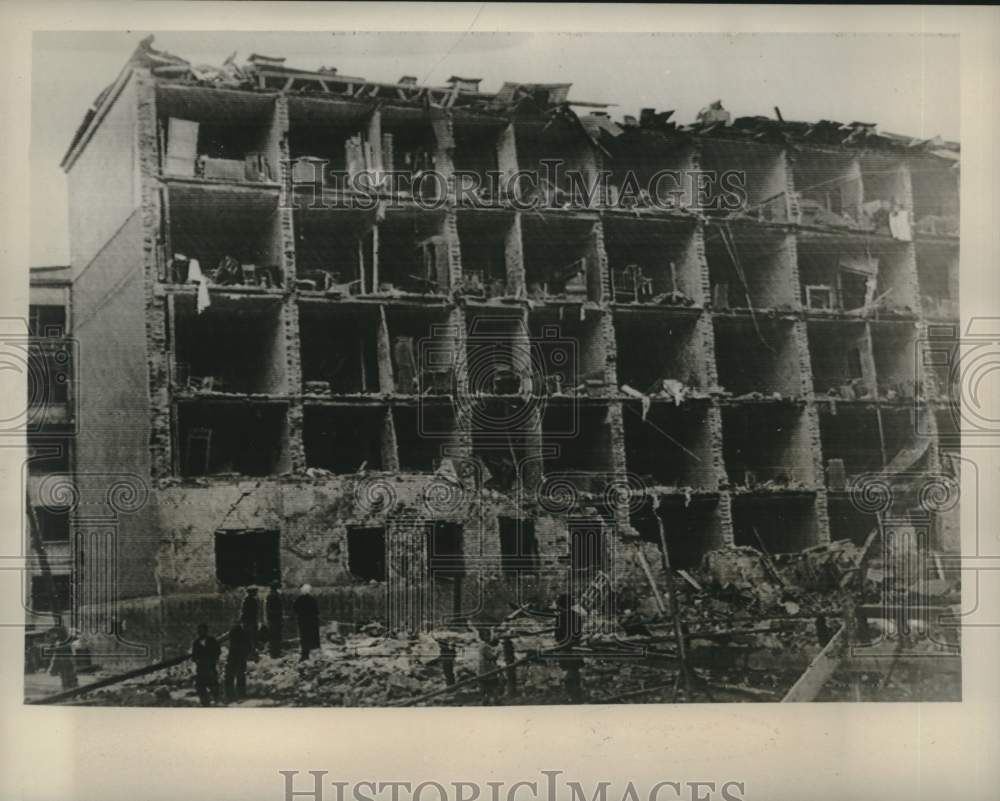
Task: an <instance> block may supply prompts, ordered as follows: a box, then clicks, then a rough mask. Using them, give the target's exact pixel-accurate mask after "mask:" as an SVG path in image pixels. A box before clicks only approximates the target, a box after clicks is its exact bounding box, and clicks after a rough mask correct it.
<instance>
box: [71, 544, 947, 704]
mask: <svg viewBox="0 0 1000 801" xmlns="http://www.w3.org/2000/svg"><path fill="white" fill-rule="evenodd" d="M640 551H641V553H640ZM861 551H862V549H861V547H860V546H858V545H855V544H854V543H852V542H850V541H847V540H844V541H837V542H833V543H830V544H828V545H821V546H816V547H813V548H808V549H806V550H804V551H802V552H799V553H793V554H778V555H775V556H774V557H771V556H769V555H768V554H766V553H762V552H761V551H758V550H756V549H754V548H750V547H738V546H728V547H724V548H721V549H718V550H716V551H712V552H710V553H708V554H706V555H705V557H704V559H703V562H702V565H701V567H700V568H699V569H691V570H685V571H677V573H676V574H675V576H674V596H675V597H676V600H677V604H678V609H679V612H680V625H681V627H682V629H683V631H684V632H685V634H686V640H687V656H688V660H689V661H688V665H689V667H690V668H691V670H692V672H693V676H694V677H695V678H696V679H697V680H698V681H699V682H701V686H703V687H705V688H708V689H707V690H705V691H704V692H705V693H706V696H707V695H708V693H711V697H712V698H713V700H733V701H735V700H743V701H745V700H758V701H760V700H763V701H777V700H780V699H781V697H782V696H783V695H784V693H785V692H787V690H788V689H789V688H790V687H791V685H792V684H793V683H794V682H795V681H796V679H797V678H798V676H799V675H800V674H801V673H802V671H804V670H805V669H806V668H808V666H809V665H810V663H811V661H812V660H813V659H814V658H815V657H816V656H817V654H819V652H820V651H821V650H822V649H823V647H824V646H825V645H826V644H827V642H829V640H830V638H831V637H832V635H833V633H834V632H835V631H836V630H837V629H838V628H839V627H840V615H841V603H842V602H843V599H844V593H845V590H844V587H843V586H842V585H843V579H844V577H845V576H849V575H852V574H853V572H854V570H855V569H856V568H857V566H858V565H859V563H860V561H861ZM657 557H658V550H657V549H656V548H655V546H653V545H651V544H650V543H645V542H642V543H639V544H638V545H637V549H636V552H635V553H633V554H632V560H633V561H635V562H636V563H637V564H635V565H632V564H631V562H628V560H626V562H627V564H626V565H624V567H625V568H626V573H627V572H629V571H630V570H635V571H639V570H640V566H639V565H640V564H641V562H642V561H643V560H645V562H646V564H647V566H648V565H649V564H657V561H658V560H657ZM871 562H872V564H876V565H877V563H878V560H877V559H873V560H871ZM660 576H661V577H662V573H661V574H660ZM633 578H636V580H635V581H628V580H626V581H623V582H622V585H621V586H622V590H621V591H620V592H618V593H616V603H615V607H616V616H615V617H607V618H603V617H600V615H599V613H597V612H593V613H592V614H590V615H589V616H588V621H587V624H586V626H585V636H584V639H583V640H582V642H581V644H580V646H579V647H578V648H575V649H574V654H576V655H579V656H581V657H583V658H584V660H585V667H584V668H583V670H582V680H583V685H584V689H585V694H586V697H587V698H588V700H589V701H590V702H591V703H601V702H603V701H608V702H615V703H617V702H619V701H621V702H625V701H628V702H635V703H642V702H657V701H660V702H663V701H671V700H675V699H676V698H677V695H676V693H677V690H676V688H675V686H674V681H675V679H676V677H677V675H678V669H679V660H678V652H677V648H676V642H675V638H674V629H673V620H672V615H671V614H670V612H669V608H667V607H668V606H669V603H668V602H665V601H664V599H665V598H668V597H669V595H668V593H667V591H666V588H665V586H659V587H658V592H659V595H660V598H659V600H657V597H656V595H655V594H654V593H653V592H652V589H651V587H650V585H649V584H648V582H647V583H645V585H643V583H642V581H640V580H638V578H637V576H636V577H633ZM658 581H659V582H660V583H661V584H662V578H660V579H658ZM938 584H940V585H941V586H940V588H937V585H938ZM921 587H922V593H923V595H921V596H919V597H920V599H921V600H927V598H926V597H925V596H926V595H927V594H928V593H930V594H932V595H934V596H935V598H936V599H937V600H939V601H946V600H947V599H950V598H953V597H954V595H955V593H954V587H953V586H952V585H951V584H949V583H948V582H945V581H939V582H936V583H935V582H927V583H925V584H923V585H921ZM637 588H640V589H637ZM936 588H937V589H936ZM880 591H881V588H880V587H879V585H878V584H877V583H875V582H872V581H871V580H869V581H866V582H865V589H864V591H863V592H862V599H863V597H867V598H868V599H869V601H871V600H873V599H876V598H877V597H878V593H879V592H880ZM915 597H916V596H915ZM661 603H663V604H664V606H663V607H661V606H660V604H661ZM539 611H541V610H534V612H539ZM870 624H871V630H872V631H873V632H875V633H885V631H884V630H885V629H886V627H888V626H890V625H891V624H890V621H887V620H884V619H880V618H876V619H872V620H870ZM493 631H494V633H495V634H496V635H497V636H498V637H499V638H500V639H501V640H502V639H507V640H509V642H510V644H511V645H513V650H512V652H511V651H510V650H509V649H508V655H511V654H512V658H513V659H514V660H517V661H518V665H517V667H516V670H515V671H514V681H515V683H516V688H514V689H513V690H511V689H510V688H507V689H505V691H504V693H503V695H502V696H501V697H502V701H501V702H502V703H504V704H553V703H556V704H558V703H566V702H567V701H568V697H567V695H566V690H565V686H564V672H563V667H562V663H561V662H560V659H559V656H558V655H556V654H553V653H551V649H552V647H553V646H554V644H555V643H554V638H553V631H552V628H551V622H550V621H547V620H545V619H544V618H540V617H539V616H538V615H537V614H534V613H533V612H532V611H531V610H527V609H521V610H518V611H517V612H516V613H513V614H512V615H511V616H510V617H509V618H508V619H507V620H506V621H504V622H503V623H501V624H499V625H497V626H495V627H494V629H493ZM321 642H322V647H321V648H320V650H319V651H318V652H314V653H313V655H312V656H311V658H310V659H308V660H306V661H305V662H303V661H301V660H300V658H299V653H298V649H297V648H295V647H294V646H291V645H289V646H288V647H287V648H286V650H285V653H284V654H283V655H282V656H281V657H279V658H272V657H270V656H269V655H267V653H266V652H262V653H261V654H260V655H259V657H258V658H257V659H256V660H255V661H253V662H251V663H250V667H249V670H248V686H249V697H248V698H247V699H244V700H243V701H240V702H239V704H240V705H242V706H396V705H406V704H411V703H412V704H416V705H424V704H426V705H435V706H438V705H440V706H461V705H475V704H479V703H480V702H481V700H482V696H481V695H480V692H481V691H480V687H479V682H477V681H475V678H476V676H477V673H478V671H479V664H480V663H479V651H480V642H479V639H478V635H477V633H476V631H475V630H474V629H473V628H472V627H471V626H469V627H465V628H462V627H454V628H442V629H438V630H435V631H432V632H426V633H422V634H419V635H409V634H406V633H403V632H400V633H398V634H392V633H387V632H386V631H385V629H384V628H383V627H382V626H381V625H380V624H379V623H369V624H367V625H364V626H361V627H360V629H359V630H358V631H356V632H352V633H345V632H344V631H343V630H342V627H341V626H340V625H338V624H337V623H331V624H329V625H327V626H325V627H324V628H323V630H322V632H321ZM443 644H444V645H445V648H444V649H443V648H442V645H443ZM914 647H919V648H922V649H924V650H925V651H926V652H927V653H928V654H929V655H933V654H934V653H941V654H944V653H946V652H947V649H948V646H947V645H945V644H942V643H937V642H934V641H925V642H922V643H917V644H916V645H915V646H914ZM448 652H453V653H454V663H453V674H454V681H455V683H456V684H457V685H458V686H456V687H455V688H454V689H451V690H447V691H445V692H441V691H444V690H445V689H446V687H447V684H446V681H445V672H446V671H445V670H444V664H443V663H444V662H446V661H447V656H446V654H447V653H448ZM496 652H497V657H498V658H497V662H496V665H497V667H499V668H502V667H504V666H505V664H506V662H505V660H504V658H503V657H502V656H500V653H501V652H502V647H501V645H500V644H499V641H498V643H497V644H496ZM225 660H226V652H225V649H223V655H222V658H221V660H220V663H219V667H220V670H219V672H220V679H221V677H222V674H223V671H224V665H225ZM933 667H937V666H933ZM509 679H510V676H508V675H507V673H506V672H501V673H500V675H499V677H498V680H499V683H500V684H501V685H503V686H504V687H506V686H507V682H508V681H509ZM882 681H884V682H886V683H885V684H879V682H882ZM942 683H943V684H942ZM868 685H871V686H873V687H878V688H879V692H883V691H888V692H891V693H892V694H893V696H892V697H893V698H894V699H897V700H907V699H917V698H920V697H924V696H925V695H926V696H927V697H933V693H934V692H935V691H936V690H935V688H937V689H940V687H941V686H944V685H947V686H948V687H949V688H951V689H952V690H953V691H954V692H960V677H959V678H958V679H956V678H955V677H954V676H951V675H949V674H948V672H947V670H945V671H944V672H943V673H942V674H940V675H939V672H938V671H935V670H928V671H927V672H926V675H925V674H924V673H920V674H919V675H917V674H914V673H913V672H912V671H909V672H908V671H907V670H903V669H900V671H899V672H898V673H893V672H892V671H890V672H889V675H888V676H880V675H879V674H878V672H873V673H872V674H871V675H867V674H863V673H858V671H854V672H853V673H850V672H845V673H843V674H838V675H836V676H835V677H834V679H833V680H831V682H830V684H829V686H828V687H827V688H826V690H825V691H824V694H825V696H826V697H829V698H835V697H848V696H850V695H851V694H855V695H857V694H858V693H863V692H864V688H865V687H866V686H868ZM838 693H839V695H838ZM845 694H846V695H845ZM425 696H432V697H428V698H425ZM692 700H697V699H692ZM76 703H82V704H100V705H122V706H195V705H197V704H198V699H197V696H196V694H195V690H194V682H193V666H192V665H191V664H190V663H189V662H186V663H184V664H181V665H177V666H175V667H171V668H167V669H164V670H161V671H158V672H157V673H154V674H150V675H147V676H144V677H142V678H137V679H132V680H129V681H126V682H122V683H121V684H118V685H114V686H112V687H109V688H105V689H102V690H97V691H94V692H93V693H90V694H85V695H83V696H81V697H80V698H79V699H77V701H76Z"/></svg>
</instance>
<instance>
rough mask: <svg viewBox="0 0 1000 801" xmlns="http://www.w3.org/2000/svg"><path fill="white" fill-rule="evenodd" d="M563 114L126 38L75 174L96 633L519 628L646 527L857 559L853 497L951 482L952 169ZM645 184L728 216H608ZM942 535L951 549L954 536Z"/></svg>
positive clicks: (802, 143) (528, 100) (859, 151)
mask: <svg viewBox="0 0 1000 801" xmlns="http://www.w3.org/2000/svg"><path fill="white" fill-rule="evenodd" d="M568 92H569V86H568V85H562V84H559V85H556V84H532V85H522V84H505V85H504V86H503V87H502V88H501V89H500V91H499V92H497V93H487V92H485V91H483V90H482V89H481V88H480V86H479V82H478V81H477V80H472V79H467V78H454V79H452V80H451V81H450V82H449V83H448V84H447V85H446V86H443V87H425V86H421V85H418V84H417V82H416V81H415V80H413V79H409V78H403V79H401V80H400V81H398V82H397V83H379V82H375V81H370V80H365V79H363V78H360V77H351V76H346V75H342V74H340V73H339V72H338V71H337V70H336V69H334V68H322V69H319V70H315V71H305V70H298V69H293V68H291V67H289V66H287V65H286V64H285V60H284V59H282V58H270V57H262V56H252V57H251V58H250V59H249V61H248V62H247V63H246V64H243V65H239V66H238V65H236V64H235V62H234V61H232V60H230V61H228V62H226V64H224V65H223V66H222V67H215V68H210V67H204V66H199V65H194V64H191V63H188V62H187V61H184V60H183V59H181V58H178V57H176V56H173V55H169V54H166V53H163V52H160V51H157V50H155V49H153V48H152V47H151V46H150V45H149V43H143V45H142V46H140V47H139V49H138V50H137V51H136V52H135V54H134V55H133V57H132V58H131V59H130V61H129V62H128V63H127V64H126V66H125V67H124V69H123V70H122V72H121V73H120V74H119V76H118V77H117V79H116V80H115V81H114V83H113V84H112V85H111V86H109V87H108V89H107V90H106V91H105V92H103V93H102V94H101V96H100V97H99V98H98V99H97V101H96V102H95V104H94V105H93V107H92V109H91V110H90V111H89V112H88V114H87V116H86V118H85V119H84V121H83V122H82V124H81V125H80V127H79V129H78V131H77V133H76V136H75V138H74V139H73V142H72V144H71V146H70V148H69V150H68V152H67V153H66V156H65V159H64V161H63V168H64V169H65V171H66V173H67V175H68V183H69V195H70V228H71V262H72V265H71V272H72V282H73V283H72V292H73V316H74V327H73V336H74V339H75V341H76V342H77V343H78V348H79V354H80V360H81V365H80V370H79V381H80V389H79V409H78V415H79V424H78V434H77V436H76V441H75V444H74V448H73V453H72V455H73V466H72V472H73V476H74V477H73V480H74V482H75V484H76V487H77V490H76V492H75V494H74V502H73V508H72V510H71V519H72V523H73V528H72V531H73V535H72V536H73V538H74V539H73V554H74V576H75V582H76V593H77V595H76V596H75V597H76V598H77V599H78V606H79V607H80V608H81V609H87V610H93V609H95V608H99V609H101V610H102V612H101V614H100V615H96V616H95V617H94V620H96V621H97V623H96V625H98V626H99V627H104V629H103V630H104V631H106V632H107V633H111V632H112V631H114V632H117V633H118V634H119V636H120V637H121V638H122V639H123V640H125V641H133V642H161V641H164V640H165V641H173V642H182V641H184V638H186V637H188V635H189V633H190V626H191V621H192V620H193V619H194V618H195V617H197V616H204V617H207V618H208V619H212V620H220V621H221V620H227V619H228V618H225V617H223V616H222V615H223V611H222V607H221V606H220V605H219V599H220V598H221V599H225V598H230V597H234V594H233V593H228V594H227V591H229V590H233V589H235V588H238V587H241V586H246V585H251V584H254V585H267V584H269V583H271V582H272V581H280V582H282V584H283V585H285V586H289V587H293V586H297V585H298V584H301V583H303V582H308V583H310V584H312V585H313V586H315V587H316V588H317V589H318V592H319V593H320V595H321V598H322V603H323V604H324V614H325V615H328V616H329V617H330V618H332V619H337V620H360V621H364V620H371V619H375V618H380V619H388V620H395V621H396V622H397V623H398V624H399V625H400V626H410V625H419V624H420V622H421V621H440V620H446V619H449V618H452V619H453V618H454V617H456V616H462V615H468V616H473V615H475V616H486V617H489V616H491V615H502V614H505V613H506V612H508V611H509V610H510V608H511V605H515V604H519V603H522V602H528V601H530V602H532V603H536V604H542V605H547V604H548V603H550V602H551V600H552V598H553V597H554V596H555V595H556V594H557V593H558V592H560V591H561V589H560V588H562V587H565V585H566V583H567V582H568V581H579V582H581V586H586V587H591V586H592V582H593V578H594V576H595V575H597V574H598V573H603V574H604V575H605V576H606V577H608V579H609V580H610V581H611V582H612V583H614V584H615V586H620V585H621V584H622V583H623V582H636V583H644V582H645V580H646V579H645V578H644V577H643V573H642V572H639V571H635V570H634V561H633V560H632V558H631V556H630V554H631V553H632V551H633V550H634V549H635V548H636V547H637V544H639V543H642V542H644V541H645V542H651V543H658V542H659V528H660V524H662V526H663V530H664V531H665V532H666V536H667V538H668V541H669V543H670V549H671V553H670V557H671V559H672V562H673V564H674V566H676V567H678V568H681V569H684V568H687V567H695V566H697V565H699V564H700V563H701V560H702V558H703V556H704V555H705V554H706V553H708V552H710V551H712V550H714V549H718V548H720V547H723V546H726V545H737V546H743V545H746V546H751V547H753V548H760V549H765V550H766V551H767V552H769V553H772V554H782V553H793V552H798V551H802V550H804V549H808V548H810V547H812V546H816V545H823V544H826V543H829V542H831V541H834V540H843V539H848V540H852V541H854V542H855V543H858V544H861V543H864V542H865V540H866V539H867V537H868V536H869V534H870V533H871V531H872V530H873V529H874V528H875V527H876V525H877V521H876V519H875V513H874V512H872V511H870V510H866V509H865V508H863V506H859V504H857V503H856V502H854V500H852V495H851V487H852V485H853V482H855V481H856V480H857V479H858V477H860V476H865V475H880V476H883V477H888V478H890V479H892V478H893V477H895V476H911V477H912V476H918V475H922V474H926V473H937V472H941V471H943V470H947V469H948V466H949V465H950V463H951V462H950V460H951V458H952V457H953V456H954V454H955V453H956V446H955V444H954V443H955V440H954V433H955V432H954V423H953V422H952V417H951V414H950V412H949V410H948V397H947V383H946V382H947V368H946V366H943V365H936V366H931V367H927V366H925V365H924V364H923V363H922V361H921V360H920V358H919V353H920V343H921V342H922V341H923V340H924V338H925V337H926V335H927V331H928V330H929V329H930V328H934V327H936V328H937V329H938V330H941V329H947V328H949V327H951V328H954V327H956V326H957V313H958V309H957V304H958V252H959V249H958V230H957V220H958V197H959V191H958V185H959V177H958V146H957V145H956V144H954V143H946V142H940V141H915V140H911V139H909V138H906V137H901V136H895V135H889V134H884V133H880V132H878V131H876V129H875V127H874V126H873V125H870V124H865V123H851V124H848V125H844V124H840V123H834V122H820V123H808V124H807V123H797V122H786V121H783V120H781V119H780V112H779V113H778V118H777V119H773V118H767V117H751V118H738V119H735V120H734V119H732V118H731V117H730V115H729V114H728V112H726V111H725V110H724V109H723V108H722V106H721V104H718V103H717V104H713V105H712V106H709V107H707V108H706V109H705V110H704V111H703V112H702V114H700V115H699V118H698V120H697V121H696V122H694V123H692V124H689V125H680V124H675V123H674V122H673V121H672V120H671V119H670V117H671V115H670V113H657V112H656V111H654V110H644V111H643V112H642V114H641V115H640V116H639V117H637V118H632V117H626V118H625V119H623V120H621V121H614V120H612V119H611V117H610V116H609V115H608V113H607V111H605V110H604V107H603V106H601V105H600V104H596V103H578V102H576V101H573V100H570V99H569V97H568ZM574 109H577V110H579V114H578V113H577V112H576V111H574ZM553 158H558V159H561V160H562V161H563V163H564V165H565V167H566V168H567V169H574V170H578V171H579V172H580V173H582V174H584V175H596V174H597V173H598V172H599V171H607V172H609V173H610V186H609V192H608V194H607V196H605V197H602V198H598V199H595V200H593V201H592V202H591V203H590V204H589V205H582V206H581V205H580V204H574V203H570V202H555V203H550V204H548V205H542V206H539V207H537V208H533V209H531V210H525V209H524V208H523V205H520V204H517V203H514V202H512V200H511V198H510V197H509V196H507V195H503V196H500V197H491V198H490V199H491V200H492V201H494V202H492V203H489V204H474V203H468V202H464V201H463V200H462V199H461V198H460V197H457V196H456V195H454V194H449V196H448V197H446V198H444V199H443V202H442V203H439V204H437V205H435V206H434V207H427V205H426V204H420V203H417V202H416V201H417V200H418V199H419V198H417V197H413V196H412V195H411V196H409V197H405V196H404V197H402V198H398V197H397V198H395V199H394V200H395V202H393V203H385V204H380V205H379V206H378V207H376V208H374V209H365V208H360V207H346V206H345V207H339V206H337V205H335V204H331V205H324V204H321V203H316V202H315V200H316V198H317V192H322V191H325V190H323V189H319V188H318V187H317V184H316V182H315V180H314V179H315V177H316V175H317V170H330V171H335V172H347V173H353V172H356V171H360V170H371V171H376V172H378V171H409V172H412V173H415V174H416V173H421V172H429V171H432V170H433V171H435V172H437V173H440V174H443V175H446V176H447V175H450V174H453V173H454V172H455V171H457V170H461V171H469V172H473V173H475V174H478V175H483V176H485V175H487V174H488V173H489V172H498V173H500V174H501V175H503V176H513V175H515V174H516V173H518V171H534V172H537V171H541V170H542V167H541V166H540V165H541V162H543V161H544V160H547V159H553ZM664 169H667V170H678V171H680V172H681V173H682V174H687V173H692V174H693V173H696V172H698V171H704V172H713V171H714V172H719V173H721V172H726V171H735V172H739V173H741V174H743V175H744V176H745V194H744V196H743V199H742V202H741V204H740V206H739V208H728V207H721V206H720V207H719V208H715V204H712V203H705V202H704V201H705V198H701V199H700V200H701V202H700V203H699V202H698V200H699V199H698V198H696V197H694V196H693V193H688V192H683V193H680V194H679V195H678V196H677V198H676V202H675V203H673V204H672V206H671V207H669V208H662V207H655V206H654V204H651V203H649V202H648V201H649V198H648V196H646V195H645V194H644V193H642V192H640V193H639V194H638V195H637V196H636V197H635V198H634V200H633V201H632V202H630V203H628V204H624V203H621V202H617V201H619V200H620V195H621V194H622V193H623V192H624V184H625V183H626V180H627V179H626V176H627V175H629V174H631V175H633V176H636V177H637V178H638V181H639V183H640V185H642V186H645V185H646V182H648V181H649V180H650V179H651V177H653V176H655V175H656V173H657V172H658V171H660V170H664ZM420 186H421V188H420V189H419V190H414V191H420V192H425V191H426V192H435V191H442V188H441V187H440V186H438V188H436V189H435V188H428V187H427V185H424V184H421V185H420ZM548 188H549V189H551V190H552V193H551V195H552V196H553V197H555V198H556V199H557V201H558V200H559V198H561V197H563V195H564V192H565V190H566V187H562V186H557V187H548ZM535 190H537V186H536V187H535ZM481 191H482V192H483V193H484V194H489V193H490V191H491V190H490V189H489V188H484V189H482V190H481ZM512 191H513V192H517V191H518V187H517V186H515V187H514V189H513V190H512ZM712 191H714V190H712V189H709V193H710V194H711V192H712ZM708 199H709V200H711V198H708ZM896 503H898V504H901V505H902V506H903V507H906V506H907V504H912V505H913V508H917V501H916V499H915V498H914V497H911V496H910V495H908V494H907V493H905V492H904V493H902V494H899V495H897V496H896ZM897 511H898V512H899V513H901V514H904V515H905V514H906V513H907V511H908V510H907V509H906V508H901V509H899V510H897ZM927 531H928V532H929V534H928V537H930V541H929V542H928V545H929V547H933V548H936V549H942V550H949V549H951V550H956V549H957V547H958V545H957V529H956V522H955V519H953V518H949V519H944V517H943V516H942V517H938V518H935V519H934V520H932V521H931V522H930V524H929V525H928V527H927ZM657 569H659V568H658V567H657ZM390 585H391V587H392V591H391V592H389V591H387V587H389V586H390ZM400 594H402V595H403V596H405V597H403V598H400V597H399V596H400ZM151 599H152V600H151ZM228 608H231V606H230V607H228ZM154 610H155V611H154ZM226 614H228V612H227V613H226Z"/></svg>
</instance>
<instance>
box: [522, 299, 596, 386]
mask: <svg viewBox="0 0 1000 801" xmlns="http://www.w3.org/2000/svg"><path fill="white" fill-rule="evenodd" d="M604 322H605V320H604V316H603V313H600V312H588V313H587V315H586V317H584V318H583V319H582V320H581V319H580V316H579V315H578V314H570V313H565V314H564V313H563V312H562V310H560V309H535V310H533V311H530V312H529V313H528V330H529V332H530V335H531V364H532V369H533V370H534V371H535V379H534V381H535V386H536V392H537V393H538V394H548V395H556V394H560V393H564V394H574V395H594V394H597V395H600V394H603V393H604V392H606V391H607V389H608V386H607V384H606V375H607V373H606V368H607V345H606V342H605V335H606V328H605V325H604Z"/></svg>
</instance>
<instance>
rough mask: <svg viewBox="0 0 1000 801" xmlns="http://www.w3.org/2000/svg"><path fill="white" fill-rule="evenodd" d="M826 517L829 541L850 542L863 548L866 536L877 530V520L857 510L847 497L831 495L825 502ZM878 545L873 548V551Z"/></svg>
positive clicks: (869, 514)
mask: <svg viewBox="0 0 1000 801" xmlns="http://www.w3.org/2000/svg"><path fill="white" fill-rule="evenodd" d="M826 508H827V516H828V518H829V520H830V540H831V541H832V542H836V541H837V540H850V541H851V542H853V543H854V544H855V545H858V546H864V545H865V544H866V543H867V542H868V536H869V535H870V534H871V533H872V532H873V531H875V530H876V529H877V528H878V518H877V517H876V516H875V515H874V514H873V513H871V512H866V511H864V510H863V509H859V508H858V505H857V503H856V502H854V501H853V500H851V498H850V496H849V495H845V494H841V493H831V494H830V495H829V496H828V497H827V501H826ZM877 548H878V545H877V544H875V545H874V546H873V550H875V549H877Z"/></svg>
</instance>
